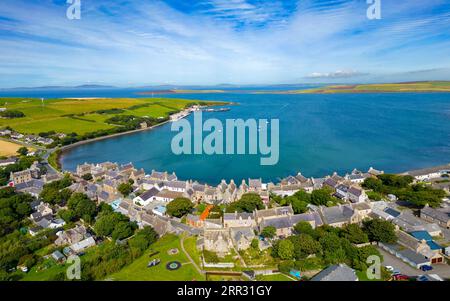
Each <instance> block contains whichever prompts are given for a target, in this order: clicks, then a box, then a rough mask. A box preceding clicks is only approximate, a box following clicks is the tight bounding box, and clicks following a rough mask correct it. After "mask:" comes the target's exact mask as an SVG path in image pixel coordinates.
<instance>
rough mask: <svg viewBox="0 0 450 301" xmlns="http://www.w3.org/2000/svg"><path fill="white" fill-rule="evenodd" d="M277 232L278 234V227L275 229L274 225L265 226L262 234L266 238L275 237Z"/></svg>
mask: <svg viewBox="0 0 450 301" xmlns="http://www.w3.org/2000/svg"><path fill="white" fill-rule="evenodd" d="M276 234H277V229H275V227H272V226H268V227H265V228H264V229H263V230H262V231H261V235H262V236H263V237H264V238H274V237H275V235H276Z"/></svg>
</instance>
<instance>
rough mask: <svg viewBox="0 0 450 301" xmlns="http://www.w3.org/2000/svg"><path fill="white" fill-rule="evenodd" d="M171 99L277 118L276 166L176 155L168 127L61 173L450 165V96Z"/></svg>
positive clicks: (266, 173) (264, 173) (239, 172)
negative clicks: (114, 168) (116, 165)
mask: <svg viewBox="0 0 450 301" xmlns="http://www.w3.org/2000/svg"><path fill="white" fill-rule="evenodd" d="M134 92H135V91H133V90H130V89H129V90H120V91H107V90H105V91H86V92H80V91H78V92H77V91H71V92H70V93H68V92H66V93H64V92H61V91H59V92H52V93H53V94H45V93H44V94H42V93H41V94H31V95H24V94H23V93H22V94H20V93H19V92H18V95H19V94H20V95H22V96H30V97H31V96H38V97H40V96H42V97H75V96H77V97H82V96H84V97H87V96H122V97H123V96H133V93H134ZM30 93H31V92H30ZM33 93H36V92H33ZM0 94H1V93H0ZM113 94H114V95H113ZM11 96H12V95H11ZM167 97H178V98H190V99H205V100H225V101H234V102H239V103H240V105H239V106H233V107H232V109H231V111H229V112H225V113H205V114H204V116H205V117H206V116H208V117H209V116H210V117H215V118H219V119H221V120H224V119H226V118H243V119H248V118H256V119H258V118H267V119H270V118H279V119H280V160H279V162H278V164H277V165H274V166H261V165H260V164H259V159H260V156H259V155H258V156H250V155H246V156H239V155H234V156H229V155H228V156H225V155H223V156H206V155H182V156H176V155H173V154H172V152H171V149H170V143H171V139H172V137H173V136H174V135H175V133H172V132H171V131H170V124H167V125H164V126H162V127H160V128H158V129H155V130H152V131H147V132H140V133H137V134H132V135H127V136H121V137H117V138H112V139H107V140H103V141H98V142H94V143H91V144H86V145H82V146H80V147H77V148H75V149H73V150H71V151H70V152H68V153H67V154H66V155H65V156H64V157H63V160H62V161H63V162H62V163H63V167H64V168H65V169H67V170H74V169H75V168H76V165H77V164H80V163H84V162H93V163H97V162H103V161H113V162H120V163H127V162H133V163H134V164H135V166H137V167H143V168H144V169H146V171H147V172H149V171H151V170H152V169H156V170H167V171H175V172H176V173H177V175H178V177H180V178H183V179H197V180H200V181H204V182H208V183H211V184H217V183H218V182H219V181H220V180H221V179H226V180H229V179H232V178H233V179H235V180H236V181H240V180H242V179H246V178H249V177H262V178H263V179H264V180H272V181H276V180H278V179H279V178H280V177H284V176H287V175H289V174H293V173H296V172H298V171H301V172H302V173H303V174H304V175H306V176H323V175H326V174H330V173H332V172H333V171H338V172H341V173H345V172H348V171H351V170H352V169H353V168H358V169H362V170H367V169H368V168H369V167H370V166H373V167H375V168H378V169H383V170H385V171H386V172H400V171H405V170H409V169H415V168H421V167H427V166H433V165H439V164H444V163H448V162H450V94H438V93H436V94H433V93H427V94H412V93H411V94H410V93H408V94H360V95H357V94H346V95H254V94H236V93H227V94H198V95H195V94H189V95H169V96H167ZM189 120H192V116H190V117H189Z"/></svg>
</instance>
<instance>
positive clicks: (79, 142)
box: [52, 120, 171, 171]
mask: <svg viewBox="0 0 450 301" xmlns="http://www.w3.org/2000/svg"><path fill="white" fill-rule="evenodd" d="M169 122H171V120H166V121H163V122H161V123H158V124H155V125H152V126H149V127H147V128H144V129H137V130H132V131H127V132H123V133H116V134H112V135H107V136H102V137H97V138H92V139H88V140H83V141H78V142H76V143H73V144H69V145H65V146H63V147H60V148H58V150H59V152H60V153H59V155H58V158H57V163H58V164H59V165H60V166H61V167H62V164H61V159H62V157H63V155H64V153H66V152H68V151H70V150H71V149H72V148H76V147H78V146H81V145H85V144H90V143H94V142H97V141H102V140H106V139H110V138H115V137H120V136H125V135H131V134H136V133H140V132H144V131H148V130H152V129H155V128H157V127H160V126H162V125H165V124H167V123H169ZM55 151H56V150H55ZM52 153H53V152H52ZM61 170H62V171H64V169H63V168H61Z"/></svg>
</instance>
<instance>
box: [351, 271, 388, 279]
mask: <svg viewBox="0 0 450 301" xmlns="http://www.w3.org/2000/svg"><path fill="white" fill-rule="evenodd" d="M356 276H358V279H359V281H382V280H378V279H369V278H367V272H366V271H356Z"/></svg>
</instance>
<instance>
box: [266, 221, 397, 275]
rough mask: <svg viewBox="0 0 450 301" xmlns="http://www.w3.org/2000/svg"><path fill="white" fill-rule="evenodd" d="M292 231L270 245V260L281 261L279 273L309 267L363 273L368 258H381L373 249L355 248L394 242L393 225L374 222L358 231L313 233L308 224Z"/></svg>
mask: <svg viewBox="0 0 450 301" xmlns="http://www.w3.org/2000/svg"><path fill="white" fill-rule="evenodd" d="M295 231H296V233H297V234H296V235H293V236H290V237H288V238H286V239H281V240H278V241H276V242H275V243H274V246H273V249H272V256H273V257H275V258H279V259H281V260H282V262H281V264H280V269H281V270H286V269H290V268H299V269H300V270H306V269H309V268H310V266H309V265H310V264H311V263H314V265H316V266H317V267H318V268H321V267H324V266H327V265H331V264H338V263H346V264H347V265H349V266H351V267H353V268H354V269H357V270H360V271H363V270H365V269H367V264H366V260H367V258H368V256H370V255H377V256H380V259H381V258H382V257H381V255H380V253H379V251H378V250H377V249H376V248H375V247H374V246H372V245H366V246H362V247H358V246H356V245H357V244H364V243H368V242H370V241H381V242H385V243H394V242H395V241H396V240H397V238H396V235H395V231H394V227H393V225H392V224H391V223H389V222H386V221H382V220H378V219H375V220H370V221H366V222H364V224H363V226H362V227H360V226H359V225H356V224H351V225H347V226H345V227H343V228H342V229H340V228H334V227H330V226H322V227H318V228H316V229H313V228H312V227H311V225H310V224H309V223H307V222H300V223H299V224H297V225H296V227H295Z"/></svg>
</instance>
